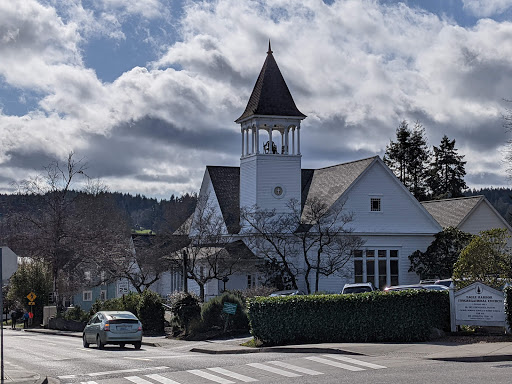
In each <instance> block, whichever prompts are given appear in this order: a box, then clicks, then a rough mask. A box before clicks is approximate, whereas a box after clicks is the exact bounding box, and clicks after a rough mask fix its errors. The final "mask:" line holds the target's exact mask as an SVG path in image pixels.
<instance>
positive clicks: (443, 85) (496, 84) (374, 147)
mask: <svg viewBox="0 0 512 384" xmlns="http://www.w3.org/2000/svg"><path fill="white" fill-rule="evenodd" d="M19 4H21V6H15V5H10V3H6V2H4V3H0V56H1V57H2V60H0V76H2V77H3V78H4V79H5V80H6V82H7V83H8V84H10V85H12V86H15V87H18V88H23V89H35V90H37V91H38V92H40V93H41V97H40V102H39V107H38V110H36V111H32V112H31V113H29V114H27V115H26V116H23V117H15V116H5V115H2V114H0V133H1V134H2V135H3V136H4V137H6V136H7V137H9V140H7V141H5V142H4V141H2V143H0V163H4V164H8V163H9V162H10V161H11V162H12V161H13V159H14V158H15V157H16V155H17V154H22V155H23V154H28V153H30V152H39V153H44V154H46V155H48V156H58V157H64V156H65V155H66V153H67V152H68V151H69V150H71V149H73V150H75V151H76V152H77V153H84V154H90V155H91V156H92V157H93V158H92V159H91V163H93V162H94V161H98V162H99V163H100V165H98V166H97V167H98V170H97V172H98V173H99V174H103V175H104V176H108V177H110V179H111V180H112V185H111V187H112V189H116V188H120V189H123V190H126V189H128V190H130V191H132V192H134V191H136V190H137V188H140V189H144V190H140V192H141V193H148V194H153V193H158V194H160V195H170V194H171V193H173V192H185V191H193V190H195V189H197V188H198V184H199V180H200V178H201V176H202V173H203V170H204V168H203V167H204V165H205V164H226V165H237V161H238V158H239V151H240V148H239V135H240V133H239V128H238V127H237V126H236V124H235V123H233V120H234V119H236V118H237V117H238V116H239V115H240V114H241V113H242V112H243V109H244V108H245V105H246V103H247V99H248V97H249V94H250V91H251V90H252V87H253V85H254V82H255V81H256V77H257V75H258V72H259V70H260V68H261V65H262V64H263V61H264V59H265V52H266V48H267V43H268V39H269V38H270V39H271V40H272V48H273V50H274V56H275V58H276V60H277V62H278V64H279V66H280V68H281V71H282V73H283V75H284V77H285V80H286V81H287V83H288V86H289V87H290V90H291V92H292V94H293V96H294V98H295V101H296V104H297V106H298V108H299V109H300V110H301V111H302V112H304V113H305V114H307V115H308V116H309V117H308V118H307V119H306V120H305V122H304V125H303V128H304V129H303V133H302V134H303V137H304V145H303V151H304V158H303V162H304V166H325V165H330V164H333V163H336V162H341V161H349V160H354V159H355V158H357V157H362V156H367V155H373V154H375V153H380V154H382V152H383V150H384V148H385V146H386V144H388V143H389V140H390V139H391V138H394V133H395V129H396V126H397V125H398V123H399V121H401V120H403V119H409V120H411V121H414V120H416V119H419V120H420V121H421V122H422V123H423V124H424V125H425V127H426V130H427V134H428V135H429V137H430V142H431V144H436V145H437V144H438V142H439V140H440V139H441V137H442V136H443V135H444V134H445V133H447V134H448V135H449V137H450V138H455V139H456V140H457V144H459V148H461V149H462V148H463V149H464V152H466V153H467V156H466V159H467V160H468V165H467V168H468V170H469V169H471V170H472V171H471V172H473V173H475V172H476V173H482V172H483V170H484V169H483V167H482V164H483V163H482V162H480V160H479V159H481V158H485V159H487V160H486V163H485V164H490V163H492V161H495V159H496V156H495V153H496V151H495V149H496V148H497V147H498V146H499V145H501V144H502V143H503V141H504V140H505V139H504V133H503V128H502V124H501V121H500V118H501V115H500V112H501V111H502V110H503V108H502V105H501V104H500V103H501V99H502V98H507V97H508V98H510V97H512V96H511V95H510V89H512V45H510V44H509V42H510V41H511V38H512V24H511V23H508V22H502V23H498V22H495V21H493V20H490V19H486V20H481V21H479V22H478V23H477V24H476V25H475V26H474V27H472V28H463V27H460V26H458V25H455V24H453V22H448V21H446V20H441V19H440V18H439V17H437V16H436V15H433V14H430V13H427V12H423V11H420V10H418V9H411V8H408V7H407V6H405V5H403V4H398V5H382V4H380V3H379V2H375V1H371V0H365V1H359V0H357V1H356V0H347V1H337V2H334V4H333V5H326V4H324V3H323V2H322V1H321V0H305V1H302V2H297V1H294V0H273V1H270V0H262V1H243V2H240V1H236V0H224V1H220V2H190V3H188V5H187V6H186V8H185V10H184V15H183V18H182V19H181V23H180V33H181V37H182V38H181V41H179V42H171V43H170V44H169V46H168V47H166V49H165V51H164V53H163V54H162V55H161V57H160V59H159V60H156V61H155V62H153V63H152V64H151V65H149V66H148V68H144V67H135V68H133V69H131V70H129V71H127V72H125V73H124V74H122V75H121V76H120V77H119V78H117V79H116V80H115V81H113V82H112V83H104V82H102V81H100V80H99V79H98V77H97V76H96V73H95V71H94V69H93V68H86V67H85V66H84V64H83V60H82V57H81V55H82V54H83V52H82V51H81V50H80V48H79V47H80V46H83V45H84V44H83V43H84V41H86V39H87V38H88V36H91V34H92V33H93V32H89V31H92V29H94V28H97V30H101V34H102V35H108V36H110V37H112V38H115V39H123V38H126V36H124V35H121V34H120V33H122V30H123V23H125V22H127V21H126V18H127V15H129V14H131V15H134V14H137V15H140V16H141V17H145V18H147V19H153V18H155V19H156V18H158V17H159V16H158V15H157V13H158V14H160V15H162V14H166V13H167V12H169V10H168V8H163V5H162V4H163V3H160V2H157V1H151V2H138V1H131V2H125V1H123V2H122V1H120V0H103V2H102V3H100V5H98V7H99V8H98V9H96V10H95V12H93V11H92V10H91V9H85V8H83V5H82V3H81V2H79V1H78V0H67V2H66V3H65V4H66V7H67V9H68V11H71V10H73V11H76V12H74V16H71V13H73V12H68V16H67V17H65V18H61V17H60V16H59V14H58V13H57V12H56V11H55V10H54V9H53V8H52V7H49V6H46V7H45V6H42V5H40V4H38V3H36V2H35V1H28V0H27V1H23V2H20V3H19ZM61 4H62V3H61ZM98 10H99V11H98ZM108 20H111V21H112V23H111V24H112V27H111V28H110V29H108V28H107V29H103V30H102V29H101V28H103V27H105V26H106V25H107V24H108V22H107V21H108ZM95 26H96V27H95ZM105 28H106V27H105ZM144 38H145V37H144ZM136 43H137V44H140V41H138V42H133V44H136ZM483 127H485V131H484V130H483ZM461 152H462V150H461ZM479 154H480V155H479ZM141 163H143V164H144V167H140V168H137V166H138V164H141ZM498 168H500V165H496V166H495V167H494V169H493V171H495V170H496V169H498ZM500 172H501V171H500ZM142 179H144V182H142V181H141V180H142ZM106 181H107V182H109V180H106ZM166 189H167V190H168V191H169V193H167V194H166V193H165V190H166ZM157 191H158V192H157Z"/></svg>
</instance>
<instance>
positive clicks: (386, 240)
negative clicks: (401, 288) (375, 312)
mask: <svg viewBox="0 0 512 384" xmlns="http://www.w3.org/2000/svg"><path fill="white" fill-rule="evenodd" d="M363 240H365V244H364V245H363V246H362V247H361V249H363V250H365V249H376V250H378V249H385V250H390V249H397V250H398V283H399V284H416V283H418V282H419V280H420V279H419V276H418V275H417V274H416V273H414V272H409V267H410V263H409V255H410V254H411V253H413V252H414V251H416V250H417V249H419V250H420V251H425V250H426V249H427V247H428V246H429V245H430V243H431V242H432V240H434V237H433V236H419V235H415V236H392V235H389V236H363ZM345 267H346V274H344V276H330V277H329V278H326V277H325V276H322V277H321V280H320V285H319V288H320V291H324V292H329V293H340V291H341V289H342V288H343V285H345V284H346V283H354V262H353V261H350V262H349V263H347V265H346V266H345ZM313 280H314V279H313ZM313 283H314V281H313ZM372 283H373V282H372ZM379 288H380V289H383V288H384V287H379Z"/></svg>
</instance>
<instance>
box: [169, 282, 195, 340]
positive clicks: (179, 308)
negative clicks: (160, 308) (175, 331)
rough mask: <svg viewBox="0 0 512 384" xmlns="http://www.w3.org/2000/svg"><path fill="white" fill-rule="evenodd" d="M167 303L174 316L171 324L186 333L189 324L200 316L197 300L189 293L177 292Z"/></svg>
mask: <svg viewBox="0 0 512 384" xmlns="http://www.w3.org/2000/svg"><path fill="white" fill-rule="evenodd" d="M168 303H169V305H170V307H171V312H172V313H173V315H174V320H173V322H174V323H175V324H176V325H178V326H179V327H180V328H181V329H182V330H184V331H185V333H188V326H189V324H190V322H191V321H192V320H194V319H196V320H198V319H199V318H200V316H201V307H200V306H199V298H198V297H197V296H195V295H192V294H190V293H185V292H177V293H175V294H173V295H171V296H170V297H169V299H168Z"/></svg>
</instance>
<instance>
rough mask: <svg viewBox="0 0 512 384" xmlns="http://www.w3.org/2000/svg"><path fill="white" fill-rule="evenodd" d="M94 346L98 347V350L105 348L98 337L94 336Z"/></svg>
mask: <svg viewBox="0 0 512 384" xmlns="http://www.w3.org/2000/svg"><path fill="white" fill-rule="evenodd" d="M96 345H97V346H98V349H103V348H104V347H105V344H103V343H102V342H101V338H100V335H98V336H96Z"/></svg>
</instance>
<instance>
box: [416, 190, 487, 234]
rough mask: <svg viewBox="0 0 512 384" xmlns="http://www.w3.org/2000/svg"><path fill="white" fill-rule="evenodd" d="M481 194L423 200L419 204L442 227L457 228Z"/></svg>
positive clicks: (481, 197)
mask: <svg viewBox="0 0 512 384" xmlns="http://www.w3.org/2000/svg"><path fill="white" fill-rule="evenodd" d="M483 198H484V197H483V196H471V197H460V198H456V199H444V200H431V201H423V202H421V205H423V207H424V208H425V209H426V210H427V211H428V213H430V214H431V215H432V217H433V218H434V219H436V221H437V222H438V223H439V225H441V227H443V228H447V227H454V228H457V227H458V226H459V225H460V224H461V223H462V221H463V220H464V219H465V218H466V216H467V215H468V214H469V213H470V212H471V210H472V209H473V208H474V207H475V206H476V205H477V204H478V203H479V202H480V201H481V200H482V199H483Z"/></svg>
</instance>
